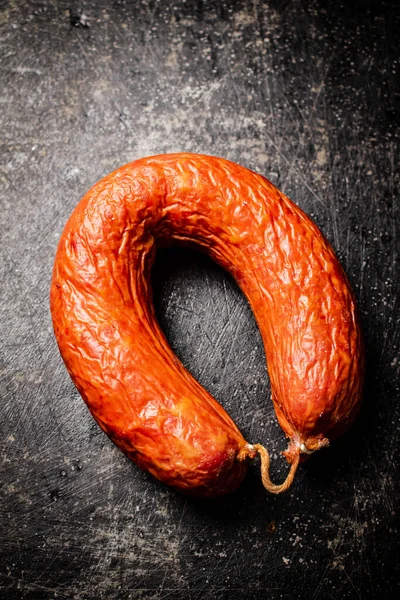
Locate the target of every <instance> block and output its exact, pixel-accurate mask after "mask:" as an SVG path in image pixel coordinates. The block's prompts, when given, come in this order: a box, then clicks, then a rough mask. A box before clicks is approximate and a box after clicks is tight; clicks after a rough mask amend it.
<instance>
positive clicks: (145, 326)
mask: <svg viewBox="0 0 400 600" xmlns="http://www.w3.org/2000/svg"><path fill="white" fill-rule="evenodd" d="M175 244H184V245H193V246H195V247H197V248H200V249H202V250H204V251H205V252H206V253H207V254H208V255H209V256H211V258H212V259H214V260H215V261H216V262H217V263H219V264H220V265H222V266H223V267H224V268H225V269H227V270H228V271H229V272H230V273H231V274H232V275H233V277H234V278H235V279H236V281H237V283H238V284H239V286H240V287H241V289H242V291H243V292H244V294H245V295H246V297H247V299H248V301H249V303H250V305H251V307H252V310H253V312H254V315H255V318H256V321H257V323H258V326H259V328H260V332H261V335H262V339H263V342H264V347H265V353H266V358H267V365H268V372H269V377H270V381H271V390H272V400H273V403H274V408H275V411H276V415H277V418H278V420H279V423H280V425H281V427H282V428H283V430H284V432H285V433H286V435H287V437H288V438H289V440H290V441H289V447H288V449H287V451H286V453H285V455H286V458H287V460H288V461H289V463H291V465H292V466H291V470H290V472H289V475H288V478H287V480H286V481H285V482H284V483H283V484H282V485H273V484H272V483H271V481H270V480H269V475H268V470H269V456H268V452H267V451H266V450H265V449H264V448H263V447H262V446H260V445H259V444H255V445H252V444H249V443H247V442H246V440H245V439H244V438H243V436H242V434H241V433H240V431H239V429H238V428H237V426H236V425H235V423H234V422H233V421H232V419H231V418H230V417H229V416H228V414H227V413H226V412H225V410H224V409H223V408H222V407H221V406H220V405H219V404H218V402H217V401H216V400H215V399H214V398H213V397H212V396H211V395H210V394H209V393H208V392H207V391H206V390H204V389H203V388H202V387H201V386H200V384H199V383H198V382H197V381H196V380H195V379H194V378H193V377H192V376H191V375H190V374H189V373H188V372H187V371H186V370H185V368H184V367H183V366H182V364H181V363H180V362H179V360H178V359H177V358H176V356H175V355H174V354H173V352H172V350H171V348H170V347H169V345H168V343H167V341H166V339H165V337H164V335H163V333H162V331H161V330H160V328H159V325H158V323H157V320H156V317H155V313H154V308H153V305H152V301H151V289H150V269H151V265H152V262H153V260H154V256H155V249H156V247H157V246H159V245H175ZM51 312H52V318H53V325H54V331H55V335H56V339H57V342H58V345H59V348H60V352H61V355H62V357H63V360H64V362H65V364H66V367H67V369H68V371H69V373H70V375H71V377H72V379H73V381H74V382H75V385H76V386H77V388H78V390H79V392H80V394H81V395H82V397H83V399H84V400H85V402H86V404H87V405H88V407H89V409H90V411H91V413H92V415H93V416H94V418H95V419H96V421H97V422H98V424H99V425H100V427H101V428H102V429H103V430H104V431H105V432H106V433H107V435H108V436H109V437H110V438H111V439H112V440H113V441H114V442H115V443H116V444H117V446H118V447H119V448H120V449H121V450H122V451H123V452H124V453H125V454H126V455H127V456H128V457H129V458H131V459H132V460H133V461H134V462H135V463H137V464H138V465H139V466H140V467H142V468H143V469H145V470H147V471H149V472H150V473H152V474H153V475H154V476H155V477H157V478H158V479H160V480H161V481H163V482H165V483H167V484H169V485H172V486H174V487H175V488H178V489H180V490H182V491H186V492H188V493H192V494H196V495H204V496H217V495H220V494H224V493H227V492H229V491H231V490H233V489H235V488H236V487H237V486H238V485H239V484H240V482H241V480H242V479H243V477H244V475H245V472H246V468H247V460H246V458H247V457H254V456H255V455H256V454H257V453H258V454H260V456H261V461H262V465H261V468H262V478H263V483H264V485H265V487H266V488H267V489H269V490H270V491H272V492H274V493H279V492H281V491H283V490H285V489H287V487H289V485H290V483H291V481H292V479H293V476H294V473H295V470H296V468H297V465H298V463H299V458H300V455H305V454H309V453H312V452H314V451H315V450H318V449H319V448H321V447H323V446H326V445H327V444H328V443H329V441H330V440H331V439H333V438H335V437H337V436H338V435H339V434H341V433H342V432H343V431H345V430H346V429H347V428H348V427H349V426H350V425H351V423H352V422H353V420H354V418H355V416H356V414H357V411H358V408H359V405H360V400H361V387H362V379H363V364H364V360H363V347H362V341H361V332H360V327H359V323H358V318H357V311H356V305H355V301H354V297H353V294H352V292H351V289H350V286H349V283H348V281H347V278H346V276H345V274H344V272H343V270H342V268H341V266H340V265H339V262H338V260H337V258H336V257H335V254H334V252H333V250H332V248H331V247H330V245H329V244H328V242H327V241H326V240H325V238H324V237H323V236H322V234H321V232H320V231H319V230H318V228H317V226H316V225H315V224H314V223H313V222H312V221H311V220H310V219H309V218H308V217H307V216H306V215H305V214H304V213H303V212H302V211H301V210H300V208H298V207H297V206H296V205H295V204H293V203H292V202H291V201H290V200H289V199H288V198H286V196H284V195H283V194H282V193H281V192H280V191H279V190H277V189H276V188H275V187H274V186H273V185H272V184H271V183H270V182H269V181H267V180H266V179H265V178H264V177H262V176H260V175H257V174H256V173H253V172H251V171H249V170H247V169H245V168H243V167H241V166H239V165H236V164H234V163H232V162H229V161H227V160H223V159H220V158H214V157H210V156H204V155H196V154H188V153H182V154H169V155H168V154H167V155H160V156H153V157H149V158H144V159H141V160H138V161H135V162H133V163H131V164H128V165H126V166H124V167H122V168H120V169H118V170H116V171H114V172H113V173H111V174H110V175H108V176H107V177H105V178H104V179H102V180H101V181H100V182H99V183H97V184H96V185H95V186H94V187H93V188H92V189H91V190H90V191H89V192H88V193H87V194H86V195H85V196H84V198H83V199H82V200H81V202H80V203H79V204H78V205H77V207H76V208H75V210H74V212H73V213H72V215H71V217H70V219H69V221H68V223H67V225H66V227H65V229H64V232H63V234H62V236H61V239H60V242H59V245H58V250H57V254H56V258H55V263H54V272H53V279H52V284H51Z"/></svg>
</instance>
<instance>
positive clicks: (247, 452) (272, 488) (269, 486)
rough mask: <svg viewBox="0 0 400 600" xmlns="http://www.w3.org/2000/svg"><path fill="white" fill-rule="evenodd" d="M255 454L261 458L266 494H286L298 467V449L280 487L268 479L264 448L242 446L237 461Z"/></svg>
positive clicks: (267, 462)
mask: <svg viewBox="0 0 400 600" xmlns="http://www.w3.org/2000/svg"><path fill="white" fill-rule="evenodd" d="M257 453H258V454H259V455H260V458H261V480H262V482H263V485H264V487H265V489H266V490H268V492H271V494H281V493H282V492H286V490H287V489H289V487H290V486H291V484H292V482H293V479H294V476H295V474H296V471H297V467H298V465H299V461H300V448H299V451H298V452H297V454H296V455H295V457H294V459H293V462H292V464H291V467H290V471H289V473H288V475H287V477H286V479H285V481H284V482H283V483H281V484H280V485H275V484H274V483H272V481H271V479H270V476H269V466H270V458H269V453H268V450H267V449H266V448H264V446H262V445H261V444H246V446H244V447H243V448H242V449H241V450H240V452H239V454H238V460H245V459H246V458H247V457H250V458H254V457H255V455H256V454H257Z"/></svg>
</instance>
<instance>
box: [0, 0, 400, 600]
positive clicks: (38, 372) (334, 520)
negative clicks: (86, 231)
mask: <svg viewBox="0 0 400 600" xmlns="http://www.w3.org/2000/svg"><path fill="white" fill-rule="evenodd" d="M399 17H400V9H399V5H398V3H397V2H392V3H390V2H373V1H367V0H365V1H361V0H358V1H353V2H331V3H325V2H322V1H321V2H318V0H285V1H282V2H278V1H272V0H271V1H267V2H261V1H258V0H254V1H253V0H251V1H250V0H248V1H246V0H237V1H232V2H228V1H221V2H214V1H210V2H207V1H202V0H197V1H193V2H192V1H190V0H186V1H172V2H168V1H166V0H165V1H163V0H158V1H157V0H153V1H151V2H147V1H144V0H143V1H138V2H136V1H132V2H128V1H127V0H121V1H117V0H115V1H113V2H108V1H107V0H99V1H95V2H90V1H82V2H75V0H54V1H50V0H49V1H45V0H41V1H39V0H32V1H30V0H21V1H20V2H9V3H8V2H2V3H1V21H0V23H1V25H0V26H1V53H2V71H1V92H0V94H1V111H0V123H1V132H2V134H1V137H2V161H1V162H2V167H1V177H2V191H1V210H0V231H1V234H0V235H1V288H0V294H1V305H0V319H1V320H0V324H1V336H0V337H1V340H0V344H1V347H0V353H1V354H0V356H1V367H0V370H1V421H0V435H1V437H0V443H1V489H2V491H1V495H0V519H1V520H0V597H1V598H2V599H3V598H4V599H6V600H14V599H19V598H23V599H29V600H30V599H38V600H42V599H46V598H65V599H98V598H107V599H110V600H112V599H128V598H131V599H133V600H137V599H143V600H150V599H151V600H155V599H160V600H162V599H164V598H165V599H166V598H168V599H172V600H174V599H177V600H179V599H182V600H183V599H189V600H190V599H192V600H195V599H200V598H201V599H203V598H207V599H210V600H217V599H218V600H223V599H224V600H225V599H231V598H233V599H236V598H237V599H244V600H250V599H258V598H271V599H278V598H288V599H294V598H296V599H297V598H308V599H310V600H312V599H317V598H328V599H329V598H343V599H345V598H346V599H347V598H351V599H353V598H354V599H360V598H381V597H384V594H386V597H387V598H389V597H394V595H395V590H396V587H397V585H398V581H399V570H398V557H397V555H396V551H397V550H398V545H397V540H398V530H397V522H396V511H397V508H398V507H397V501H398V498H399V488H398V471H397V470H396V466H397V464H398V463H397V461H398V456H399V444H398V439H399V435H398V434H399V377H398V374H399V367H400V361H399V331H400V328H399V320H398V312H399V304H398V296H396V285H397V280H398V262H397V256H398V236H399V203H398V184H399V116H400V115H399V111H400V97H399V77H398V75H399V49H398V46H399V44H398V41H397V40H398V31H399V25H400V18H399ZM176 151H191V152H201V153H205V154H212V155H217V156H223V157H225V158H228V159H231V160H233V161H235V162H238V163H240V164H242V165H244V166H246V167H249V168H251V169H253V170H255V171H258V172H260V173H262V174H263V175H265V176H266V177H268V178H269V179H270V180H271V181H272V182H273V183H274V184H275V185H277V186H278V187H279V188H280V189H282V191H284V192H285V193H286V194H287V195H288V196H289V197H291V198H292V199H293V200H294V201H296V202H297V204H298V205H299V206H300V207H301V208H303V209H304V210H305V211H306V212H307V213H308V214H309V215H311V216H312V217H313V219H314V220H315V221H316V223H317V224H318V225H319V227H320V228H321V229H322V231H323V232H324V234H325V235H326V236H327V238H328V239H329V240H330V241H331V243H332V245H333V247H334V248H335V251H336V252H337V254H338V256H339V258H340V260H341V262H342V264H343V266H344V268H345V270H346V272H347V274H348V276H349V279H350V281H351V284H352V286H353V289H354V291H355V294H356V297H357V301H358V304H359V308H360V314H361V320H362V327H363V331H364V335H365V343H366V352H367V379H366V390H365V398H364V403H363V409H362V412H361V414H360V417H359V419H358V421H357V423H356V425H355V426H354V427H353V428H352V430H351V432H349V433H348V434H347V435H345V436H344V437H343V438H342V439H341V440H339V441H337V442H336V443H334V444H332V446H331V447H330V448H329V449H328V450H324V451H321V452H319V453H318V454H317V455H315V456H314V457H312V458H311V459H310V460H309V461H308V463H306V464H305V465H304V466H302V467H301V469H300V470H299V472H298V474H297V476H296V479H295V482H294V484H293V486H292V488H291V489H290V491H289V492H287V493H286V494H285V495H282V496H272V495H269V494H268V493H267V492H266V491H265V490H264V489H263V487H262V485H261V482H260V473H259V466H258V465H257V464H254V465H252V466H251V468H250V473H249V475H248V477H247V479H246V480H245V482H244V483H243V485H242V486H241V487H240V489H239V490H238V491H237V492H235V493H233V494H231V495H229V496H226V497H224V498H221V499H219V500H211V501H204V500H194V499H189V498H186V497H184V496H182V495H180V494H178V493H176V492H174V491H173V490H171V489H169V488H167V487H166V486H164V485H162V484H160V483H159V482H157V481H156V480H155V479H153V478H152V477H151V476H150V475H148V474H146V473H143V472H142V471H140V470H139V469H138V468H137V467H136V466H135V465H134V464H133V463H131V462H130V461H129V460H128V459H127V458H125V456H124V455H123V454H122V453H121V452H120V451H119V450H118V449H117V448H116V447H115V446H114V445H113V444H112V442H111V441H110V440H109V439H108V438H107V437H106V436H105V435H104V434H103V433H102V432H101V430H100V429H99V427H98V426H97V424H96V423H95V422H94V420H93V419H92V417H91V416H90V414H89V412H88V410H87V408H86V406H85V404H84V402H83V401H82V399H81V398H80V396H79V394H78V393H77V391H76V389H75V387H74V385H73V383H72V382H71V380H70V378H69V376H68V374H67V371H66V369H65V367H64V365H63V363H62V360H61V358H60V355H59V353H58V349H57V345H56V342H55V339H54V336H53V332H52V325H51V319H50V312H49V303H48V292H49V284H50V277H51V270H52V264H53V259H54V254H55V249H56V245H57V241H58V239H59V236H60V234H61V231H62V229H63V227H64V225H65V223H66V221H67V219H68V216H69V215H70V213H71V211H72V209H73V207H74V206H75V205H76V203H77V202H78V200H79V199H80V198H81V197H82V195H83V194H84V193H85V191H86V190H87V189H88V188H89V187H90V186H91V185H92V184H93V183H95V182H96V181H97V180H98V179H100V178H101V177H102V176H104V175H106V174H107V173H108V172H110V171H112V170H113V169H115V168H117V167H118V166H121V165H122V164H124V163H127V162H130V161H132V160H134V159H136V158H139V157H142V156H146V155H152V154H158V153H164V152H176ZM153 284H154V301H155V305H156V311H157V315H158V319H159V321H160V323H161V325H162V327H163V329H164V331H165V333H166V335H167V338H168V340H169V342H170V344H171V346H172V348H173V349H174V351H175V352H176V354H177V355H178V356H179V358H180V359H181V360H182V361H183V363H184V365H185V366H186V367H187V368H188V369H189V370H190V371H191V372H192V373H193V374H194V375H195V377H196V378H198V380H199V381H200V382H201V383H202V384H203V385H204V386H205V387H206V388H207V389H208V390H209V391H210V392H211V393H212V394H213V395H214V396H215V397H216V398H217V399H218V401H219V402H221V404H222V405H223V406H224V407H225V408H226V410H227V411H228V412H229V413H230V415H231V416H232V417H233V418H234V420H235V421H236V423H237V424H238V426H239V427H240V429H241V430H242V432H243V433H244V435H245V437H246V439H248V440H250V441H252V442H255V441H259V442H261V443H263V444H264V445H266V446H267V447H268V448H269V449H270V451H271V453H272V463H273V464H272V471H273V477H274V478H275V480H277V481H279V480H282V479H283V478H284V476H285V473H286V472H287V464H286V463H285V461H284V459H283V458H282V457H281V455H280V451H282V450H283V449H284V448H285V445H286V441H285V436H284V434H283V432H282V431H281V429H280V428H279V426H278V424H277V421H276V417H275V414H274V411H273V408H272V404H271V400H270V388H269V383H268V376H267V371H266V366H265V357H264V351H263V347H262V343H261V338H260V334H259V331H258V328H257V326H256V324H255V321H254V318H253V315H252V313H251V311H250V309H249V306H248V304H247V302H246V300H245V298H244V296H243V295H242V293H241V292H240V290H239V288H238V287H237V285H236V283H235V282H234V281H233V280H232V279H231V278H230V276H229V275H227V274H226V273H225V272H224V271H222V270H221V269H220V268H219V267H217V266H216V265H215V264H214V263H212V262H211V261H210V260H209V259H207V258H206V257H204V256H203V255H201V254H199V253H197V252H195V251H193V250H191V251H185V250H182V249H170V250H162V251H160V252H159V254H158V256H157V260H156V264H155V266H154V269H153Z"/></svg>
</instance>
